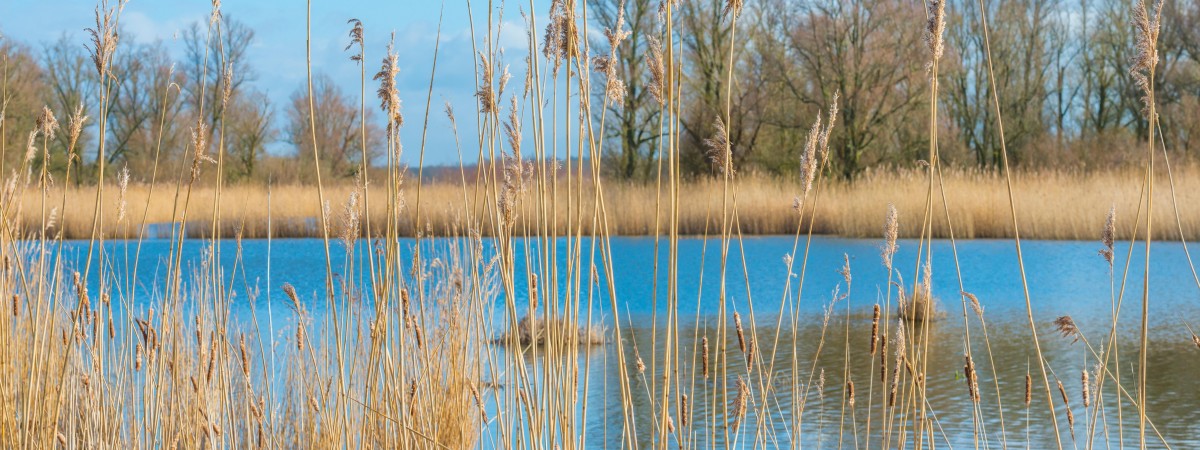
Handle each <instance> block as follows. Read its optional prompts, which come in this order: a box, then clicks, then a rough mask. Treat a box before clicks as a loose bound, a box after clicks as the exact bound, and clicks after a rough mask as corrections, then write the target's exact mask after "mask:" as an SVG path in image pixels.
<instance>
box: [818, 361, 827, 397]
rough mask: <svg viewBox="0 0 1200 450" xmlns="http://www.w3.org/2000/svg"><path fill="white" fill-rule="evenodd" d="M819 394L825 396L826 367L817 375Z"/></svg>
mask: <svg viewBox="0 0 1200 450" xmlns="http://www.w3.org/2000/svg"><path fill="white" fill-rule="evenodd" d="M817 395H820V396H821V397H822V398H824V397H825V369H824V368H821V376H819V377H817Z"/></svg>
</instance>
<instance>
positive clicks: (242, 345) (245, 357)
mask: <svg viewBox="0 0 1200 450" xmlns="http://www.w3.org/2000/svg"><path fill="white" fill-rule="evenodd" d="M238 349H239V350H240V351H241V356H242V375H245V376H246V382H249V381H250V356H249V354H248V353H246V335H245V334H242V335H241V336H239V337H238Z"/></svg>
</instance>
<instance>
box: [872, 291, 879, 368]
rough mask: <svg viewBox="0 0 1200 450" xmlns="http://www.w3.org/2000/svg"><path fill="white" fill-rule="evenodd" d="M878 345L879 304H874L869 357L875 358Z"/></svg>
mask: <svg viewBox="0 0 1200 450" xmlns="http://www.w3.org/2000/svg"><path fill="white" fill-rule="evenodd" d="M878 345H879V304H878V303H876V304H875V311H874V312H873V313H872V314H871V356H875V350H877V347H878Z"/></svg>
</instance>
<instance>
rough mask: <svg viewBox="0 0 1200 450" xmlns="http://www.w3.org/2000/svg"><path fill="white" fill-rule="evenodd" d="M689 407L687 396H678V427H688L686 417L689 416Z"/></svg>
mask: <svg viewBox="0 0 1200 450" xmlns="http://www.w3.org/2000/svg"><path fill="white" fill-rule="evenodd" d="M690 409H691V405H689V404H688V395H687V394H679V425H681V426H684V427H686V426H688V417H690V415H691V411H690Z"/></svg>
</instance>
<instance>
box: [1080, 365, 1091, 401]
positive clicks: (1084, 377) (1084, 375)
mask: <svg viewBox="0 0 1200 450" xmlns="http://www.w3.org/2000/svg"><path fill="white" fill-rule="evenodd" d="M1080 372H1082V375H1080V377H1081V382H1082V383H1083V407H1084V408H1088V407H1091V406H1092V393H1091V391H1090V390H1089V389H1090V386H1089V385H1088V371H1087V369H1083V370H1081V371H1080Z"/></svg>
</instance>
